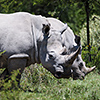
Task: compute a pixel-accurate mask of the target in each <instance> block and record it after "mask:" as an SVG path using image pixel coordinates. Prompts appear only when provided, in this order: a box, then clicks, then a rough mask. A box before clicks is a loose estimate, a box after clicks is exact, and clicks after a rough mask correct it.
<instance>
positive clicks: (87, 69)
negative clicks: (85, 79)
mask: <svg viewBox="0 0 100 100" xmlns="http://www.w3.org/2000/svg"><path fill="white" fill-rule="evenodd" d="M95 68H96V66H93V67H91V68H87V67H86V71H85V75H87V74H89V73H90V72H92V71H93V70H94V69H95Z"/></svg>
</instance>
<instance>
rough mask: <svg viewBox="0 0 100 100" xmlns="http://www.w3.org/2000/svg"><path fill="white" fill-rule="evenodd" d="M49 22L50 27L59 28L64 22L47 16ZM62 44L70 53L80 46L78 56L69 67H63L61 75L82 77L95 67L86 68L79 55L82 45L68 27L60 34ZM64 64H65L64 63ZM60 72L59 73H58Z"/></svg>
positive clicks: (75, 77)
mask: <svg viewBox="0 0 100 100" xmlns="http://www.w3.org/2000/svg"><path fill="white" fill-rule="evenodd" d="M47 19H48V20H49V22H50V24H51V27H53V28H55V29H59V28H60V27H63V26H64V23H62V22H61V21H59V20H57V19H55V18H47ZM62 44H63V46H65V47H66V51H65V53H66V54H71V53H72V52H74V51H75V50H76V49H77V48H78V47H80V48H81V50H80V52H79V54H78V56H77V57H76V59H75V60H74V62H73V64H72V65H71V66H70V67H64V71H65V72H64V74H63V73H62V77H65V78H70V77H72V78H73V79H75V80H76V79H84V77H85V75H87V74H88V73H90V72H91V71H93V70H94V69H95V66H94V67H91V68H87V67H86V66H85V62H84V61H83V60H82V57H81V51H82V46H81V42H80V37H79V36H77V35H74V33H73V31H72V30H71V29H70V28H69V27H68V28H67V29H66V30H65V31H64V33H63V34H62ZM65 66H66V65H65ZM59 74H61V73H59Z"/></svg>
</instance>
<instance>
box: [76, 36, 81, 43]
mask: <svg viewBox="0 0 100 100" xmlns="http://www.w3.org/2000/svg"><path fill="white" fill-rule="evenodd" d="M80 40H81V38H80V36H77V35H75V42H76V43H77V44H78V45H79V44H80Z"/></svg>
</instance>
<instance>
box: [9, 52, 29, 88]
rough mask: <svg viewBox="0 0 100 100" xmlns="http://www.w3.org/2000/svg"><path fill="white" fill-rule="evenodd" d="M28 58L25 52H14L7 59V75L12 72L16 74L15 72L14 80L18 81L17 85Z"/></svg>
mask: <svg viewBox="0 0 100 100" xmlns="http://www.w3.org/2000/svg"><path fill="white" fill-rule="evenodd" d="M28 59H29V56H28V55H27V54H16V55H12V56H11V57H10V58H9V61H8V67H7V69H8V73H9V75H12V73H13V74H15V75H16V73H17V75H16V81H17V82H18V86H19V87H20V78H21V74H22V72H23V70H24V69H25V67H26V66H27V62H28ZM15 70H16V71H15ZM17 70H18V72H17Z"/></svg>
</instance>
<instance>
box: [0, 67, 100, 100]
mask: <svg viewBox="0 0 100 100" xmlns="http://www.w3.org/2000/svg"><path fill="white" fill-rule="evenodd" d="M39 66H41V65H39ZM21 87H23V88H24V89H26V90H28V89H31V90H32V91H34V92H32V93H31V92H28V91H27V92H24V91H22V90H20V89H18V90H13V89H12V90H8V89H6V87H5V90H3V91H0V100H100V75H99V74H97V72H92V73H90V74H88V75H87V76H86V77H85V79H84V80H83V81H81V80H72V79H71V78H70V79H59V80H58V79H56V78H54V77H53V76H52V75H51V74H50V73H49V72H48V71H46V70H45V69H44V68H43V67H37V66H36V65H35V67H32V66H30V67H29V68H26V69H25V71H24V73H23V74H22V78H21Z"/></svg>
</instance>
